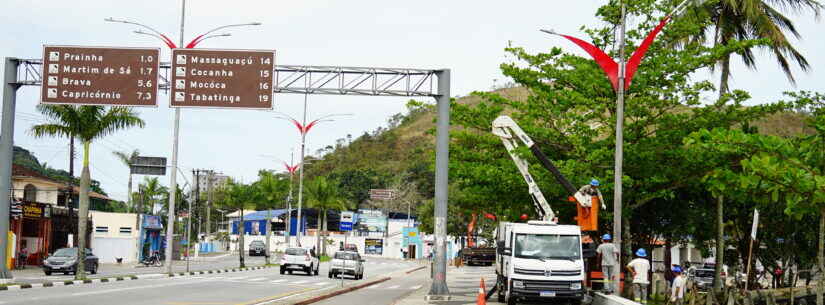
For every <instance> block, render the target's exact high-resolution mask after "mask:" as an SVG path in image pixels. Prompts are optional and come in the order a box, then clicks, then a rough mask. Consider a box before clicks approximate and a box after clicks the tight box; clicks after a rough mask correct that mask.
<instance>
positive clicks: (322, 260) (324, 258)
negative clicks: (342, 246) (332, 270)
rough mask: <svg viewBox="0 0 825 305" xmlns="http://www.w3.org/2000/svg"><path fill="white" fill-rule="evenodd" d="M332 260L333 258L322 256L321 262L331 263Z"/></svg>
mask: <svg viewBox="0 0 825 305" xmlns="http://www.w3.org/2000/svg"><path fill="white" fill-rule="evenodd" d="M331 260H332V258H331V257H329V256H326V255H321V258H320V261H321V262H322V263H323V262H328V261H331Z"/></svg>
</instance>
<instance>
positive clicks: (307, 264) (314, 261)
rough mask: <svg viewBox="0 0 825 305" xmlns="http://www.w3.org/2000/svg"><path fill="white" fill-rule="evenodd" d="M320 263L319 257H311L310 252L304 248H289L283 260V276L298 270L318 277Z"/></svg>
mask: <svg viewBox="0 0 825 305" xmlns="http://www.w3.org/2000/svg"><path fill="white" fill-rule="evenodd" d="M319 264H320V261H319V260H318V257H317V256H313V255H310V251H309V250H307V249H304V248H287V249H286V251H284V256H283V258H281V274H284V273H285V272H289V274H292V271H295V270H298V271H303V272H306V274H308V275H318V265H319Z"/></svg>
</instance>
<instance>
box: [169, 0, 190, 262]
mask: <svg viewBox="0 0 825 305" xmlns="http://www.w3.org/2000/svg"><path fill="white" fill-rule="evenodd" d="M185 20H186V0H181V6H180V40H179V41H180V43H179V45H183V26H184V22H185ZM179 135H180V107H176V108H175V123H174V127H173V130H172V160H171V163H172V164H171V165H172V174H171V175H170V176H169V179H170V180H171V181H170V183H169V184H170V188H171V190H170V191H171V192H172V193H170V194H169V216H168V219H167V227H166V252H165V253H166V273H169V274H172V248H173V247H172V243H173V242H174V235H175V229H174V225H175V218H176V216H177V215H175V199H176V197H177V192H178V181H177V178H178V175H177V171H178V142H179V141H178V136H179Z"/></svg>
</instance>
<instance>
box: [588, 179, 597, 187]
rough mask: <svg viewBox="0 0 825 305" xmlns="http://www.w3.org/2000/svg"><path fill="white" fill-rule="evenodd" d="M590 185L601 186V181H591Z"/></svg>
mask: <svg viewBox="0 0 825 305" xmlns="http://www.w3.org/2000/svg"><path fill="white" fill-rule="evenodd" d="M590 185H592V186H599V180H596V179H593V180H590Z"/></svg>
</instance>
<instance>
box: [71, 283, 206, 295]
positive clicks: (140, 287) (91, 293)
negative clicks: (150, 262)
mask: <svg viewBox="0 0 825 305" xmlns="http://www.w3.org/2000/svg"><path fill="white" fill-rule="evenodd" d="M192 283H193V282H180V283H166V284H159V285H146V286H137V287H126V288H115V289H107V290H95V291H88V292H77V293H72V296H84V295H94V294H106V293H112V292H119V291H127V290H136V289H146V288H158V287H168V286H177V285H188V284H192Z"/></svg>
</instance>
